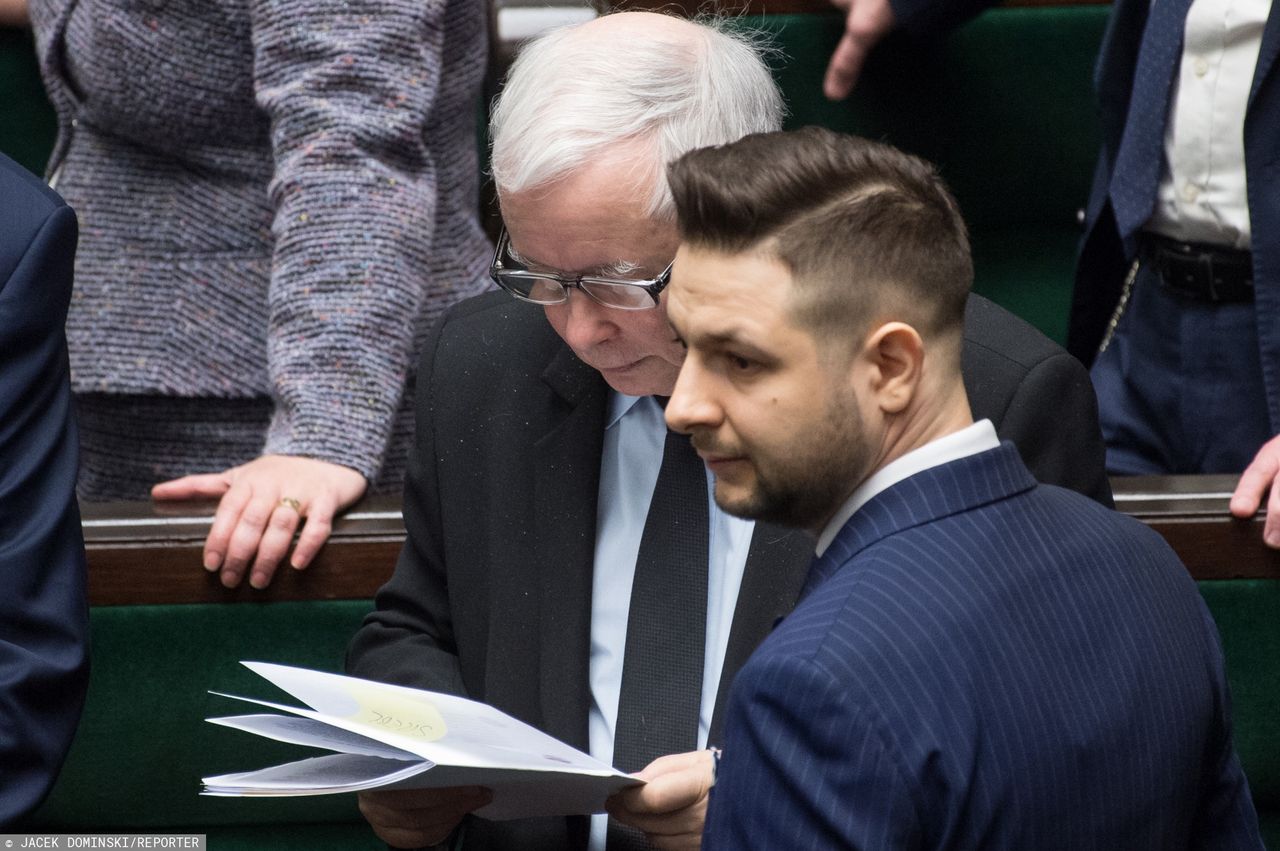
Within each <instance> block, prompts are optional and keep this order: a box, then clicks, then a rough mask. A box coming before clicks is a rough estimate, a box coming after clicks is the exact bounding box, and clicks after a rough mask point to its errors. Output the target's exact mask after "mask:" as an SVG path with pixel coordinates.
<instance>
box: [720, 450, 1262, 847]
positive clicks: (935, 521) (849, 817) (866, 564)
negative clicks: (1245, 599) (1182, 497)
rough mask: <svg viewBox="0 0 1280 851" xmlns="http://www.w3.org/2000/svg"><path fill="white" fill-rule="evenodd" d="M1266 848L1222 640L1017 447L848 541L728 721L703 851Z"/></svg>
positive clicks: (1169, 567)
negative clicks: (1034, 472) (1036, 474)
mask: <svg viewBox="0 0 1280 851" xmlns="http://www.w3.org/2000/svg"><path fill="white" fill-rule="evenodd" d="M1209 847H1212V848H1261V847H1262V844H1261V840H1260V839H1259V837H1258V826H1257V815H1256V813H1255V812H1254V808H1253V804H1252V801H1251V800H1250V797H1249V788H1248V784H1247V783H1246V781H1245V778H1244V774H1243V773H1242V771H1241V769H1240V763H1239V759H1238V757H1237V756H1236V753H1235V749H1234V747H1233V745H1232V740H1231V726H1230V709H1229V705H1228V695H1227V686H1226V682H1225V677H1224V673H1223V662H1222V653H1221V649H1220V647H1219V644H1218V637H1217V631H1216V629H1215V627H1214V625H1213V622H1212V620H1211V619H1210V617H1209V614H1208V611H1207V610H1206V608H1205V606H1204V604H1203V602H1202V601H1201V599H1200V595H1199V594H1198V593H1197V590H1196V587H1195V584H1194V582H1193V581H1192V580H1191V578H1190V577H1189V576H1188V574H1187V572H1186V570H1185V569H1184V568H1183V566H1182V565H1181V564H1180V563H1179V561H1178V559H1177V557H1176V556H1175V555H1174V554H1173V553H1172V551H1170V550H1169V548H1168V547H1167V546H1166V545H1165V544H1164V542H1163V541H1162V540H1161V539H1160V538H1159V536H1157V535H1156V534H1155V533H1154V532H1152V531H1151V530H1149V529H1147V528H1146V527H1144V526H1143V525H1142V524H1140V523H1138V522H1137V521H1134V520H1132V519H1131V518H1128V517H1124V516H1122V515H1120V514H1117V513H1115V512H1112V511H1109V510H1107V509H1105V508H1102V507H1100V506H1099V505H1097V504H1096V503H1094V502H1092V501H1091V500H1088V499H1085V498H1083V497H1080V496H1079V495H1078V494H1074V493H1071V492H1068V491H1065V490H1062V489H1060V488H1055V487H1050V486H1046V485H1038V484H1037V483H1036V482H1035V480H1034V479H1033V478H1032V477H1031V475H1030V473H1028V472H1027V469H1026V467H1025V466H1024V465H1023V463H1022V461H1021V460H1020V459H1019V457H1018V454H1017V452H1016V451H1015V450H1014V448H1013V446H1012V444H1009V443H1005V444H1003V445H1002V446H1001V447H1000V448H999V449H994V450H991V451H989V452H984V453H981V454H979V455H974V456H971V457H969V458H965V459H962V460H959V461H955V462H952V463H949V464H944V465H942V466H940V467H935V468H933V469H931V470H927V471H925V472H923V473H920V474H917V475H915V476H913V477H911V478H909V479H906V480H904V481H902V482H899V483H898V484H896V485H894V486H893V487H891V488H889V489H887V490H886V491H884V492H882V493H881V494H879V495H878V496H876V497H875V498H874V499H872V500H871V501H870V502H868V503H867V504H866V505H865V506H864V507H863V508H862V509H861V510H859V511H858V512H857V513H856V514H855V515H854V516H853V517H852V518H851V519H850V520H849V522H848V523H847V524H846V525H845V526H844V528H843V529H842V530H841V532H840V534H839V535H838V537H837V538H836V540H835V542H834V543H833V544H832V545H831V547H830V548H829V549H828V550H827V552H826V553H825V554H824V556H823V557H822V558H820V559H818V560H817V561H816V562H815V563H814V565H813V567H812V568H811V573H810V576H809V581H808V586H807V594H806V596H805V597H804V599H803V601H802V602H801V604H800V605H799V606H798V607H797V608H796V610H795V611H794V613H792V614H791V615H790V616H788V617H787V618H786V619H785V620H784V621H783V622H782V623H781V625H780V626H779V627H778V628H777V629H776V630H775V631H774V632H773V634H772V635H771V636H770V637H769V638H768V639H767V640H766V641H765V642H764V644H762V645H761V646H760V648H759V649H758V650H757V651H756V653H755V654H754V655H753V656H752V658H751V659H750V661H749V662H748V663H747V664H746V666H745V667H743V669H742V670H741V672H740V673H739V675H738V678H737V680H736V681H735V683H734V685H733V690H732V692H731V695H730V698H729V711H728V718H727V726H726V733H725V745H724V757H723V760H722V764H721V768H720V779H719V782H718V783H717V785H716V787H715V788H714V790H713V791H712V797H711V806H710V812H709V815H708V825H707V833H706V840H705V844H704V848H707V849H710V851H715V849H722V848H733V849H738V848H752V849H756V848H785V849H789V851H790V849H795V850H796V851H799V849H836V848H865V849H887V848H949V849H968V848H973V849H977V848H982V849H1001V848H1025V849H1072V851H1080V849H1095V848H1096V849H1125V851H1135V849H1178V848H1209Z"/></svg>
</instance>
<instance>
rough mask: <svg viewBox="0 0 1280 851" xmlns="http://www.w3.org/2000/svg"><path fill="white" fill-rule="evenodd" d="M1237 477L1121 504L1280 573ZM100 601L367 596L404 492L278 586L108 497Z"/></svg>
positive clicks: (1236, 563)
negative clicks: (1244, 510)
mask: <svg viewBox="0 0 1280 851" xmlns="http://www.w3.org/2000/svg"><path fill="white" fill-rule="evenodd" d="M1236 478H1237V477H1235V476H1150V477H1134V478H1114V479H1112V480H1111V484H1112V488H1113V490H1114V492H1115V498H1116V507H1117V508H1118V509H1119V510H1121V511H1123V512H1125V513H1127V514H1130V515H1132V516H1134V517H1136V518H1138V519H1139V520H1141V521H1142V522H1144V523H1146V524H1147V525H1148V526H1150V527H1152V528H1153V529H1155V530H1156V531H1157V532H1159V533H1160V534H1161V535H1162V536H1164V539H1165V540H1166V541H1168V542H1169V544H1170V546H1172V547H1173V549H1174V550H1175V551H1176V552H1177V553H1178V556H1179V557H1180V558H1181V559H1182V561H1183V563H1184V564H1186V566H1187V569H1188V570H1189V571H1190V572H1191V575H1192V576H1193V577H1195V578H1196V579H1280V551H1276V550H1272V549H1269V548H1268V547H1267V546H1265V545H1264V544H1263V543H1262V526H1263V514H1262V513H1259V514H1258V515H1257V516H1256V517H1254V518H1253V519H1251V520H1237V519H1235V518H1233V517H1232V516H1231V514H1230V513H1229V512H1228V510H1227V504H1228V502H1229V501H1230V498H1231V491H1232V490H1233V489H1234V487H1235V483H1236ZM81 511H82V514H83V516H84V535H85V547H86V549H87V551H88V555H89V600H90V602H91V603H92V604H93V605H95V606H119V605H131V604H162V603H227V602H232V601H237V600H243V601H249V602H275V601H286V600H359V599H367V598H369V597H372V596H373V594H374V592H375V591H377V590H378V588H379V587H380V586H381V585H382V583H383V582H385V581H386V580H387V578H388V577H389V576H390V575H391V570H392V568H393V567H394V565H395V562H396V558H397V556H398V555H399V553H400V547H401V545H402V544H403V543H404V522H403V519H402V518H401V515H400V503H399V499H398V498H396V497H387V496H383V497H374V498H370V499H367V500H364V501H363V502H361V503H359V504H357V505H356V506H355V507H354V508H353V509H352V510H351V511H349V512H347V514H346V515H344V516H342V517H340V518H338V519H337V520H336V521H335V522H334V529H333V536H332V537H331V538H330V539H329V542H328V543H327V544H326V545H325V547H324V549H323V550H322V551H321V553H320V555H319V556H318V557H317V558H316V560H315V562H314V563H313V564H312V565H311V566H310V567H309V568H307V569H306V570H303V571H297V570H292V569H290V568H287V567H283V568H281V569H280V570H278V571H277V573H276V577H275V579H274V581H272V583H271V585H270V586H269V587H268V588H266V589H265V590H262V591H255V590H254V589H252V588H250V587H249V586H248V584H247V583H243V582H242V583H241V585H240V587H239V588H234V589H228V588H223V587H222V585H221V584H220V583H219V582H218V579H217V576H216V575H215V574H211V573H207V572H205V570H204V569H203V568H202V567H201V566H200V561H201V552H202V550H203V547H204V539H205V536H206V535H207V534H208V532H209V523H210V519H211V517H212V516H213V506H212V505H209V504H206V505H196V506H193V505H183V506H179V507H166V506H158V505H155V504H153V503H146V502H140V503H105V504H85V505H83V506H81Z"/></svg>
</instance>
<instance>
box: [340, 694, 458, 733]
mask: <svg viewBox="0 0 1280 851" xmlns="http://www.w3.org/2000/svg"><path fill="white" fill-rule="evenodd" d="M345 686H346V687H345V688H344V690H345V691H346V692H347V693H348V694H349V695H350V696H351V698H352V699H353V700H355V702H356V706H357V708H356V711H355V712H353V713H352V714H351V715H349V716H347V717H348V718H349V719H350V720H352V721H354V722H355V723H357V724H363V725H365V726H367V727H373V728H375V729H378V730H387V731H389V732H393V733H399V734H400V735H402V736H413V737H414V738H418V739H425V740H426V741H428V742H434V741H435V740H436V739H439V738H441V737H442V736H444V734H445V732H446V730H445V724H444V717H443V716H442V715H441V714H440V710H438V709H436V707H435V704H433V703H432V702H431V701H430V700H429V699H427V698H426V697H416V696H414V695H408V694H397V693H392V692H391V691H390V690H388V689H385V688H379V687H378V686H377V684H375V683H362V682H355V681H353V682H350V683H348V684H345Z"/></svg>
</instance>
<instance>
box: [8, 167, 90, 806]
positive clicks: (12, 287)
mask: <svg viewBox="0 0 1280 851" xmlns="http://www.w3.org/2000/svg"><path fill="white" fill-rule="evenodd" d="M75 252H76V217H75V214H73V213H72V212H71V209H70V208H69V207H68V206H67V205H66V204H64V203H63V202H62V199H61V198H59V197H58V196H57V195H56V194H55V193H54V192H52V191H51V190H50V189H49V188H48V187H47V186H45V185H44V184H43V183H42V182H41V181H40V180H38V179H37V178H36V177H35V176H34V175H32V174H29V173H28V172H26V171H25V170H23V169H22V167H20V166H19V165H17V164H16V163H14V162H13V161H12V160H10V159H8V158H7V157H4V156H3V155H0V827H8V826H11V825H14V824H16V823H17V822H18V821H19V819H21V817H22V816H24V815H25V814H27V813H29V812H30V811H31V810H32V809H34V808H35V806H36V805H37V804H38V803H40V800H41V799H42V798H43V797H44V796H45V794H46V793H47V792H48V791H49V787H50V786H52V785H53V781H54V778H55V777H56V776H57V774H58V769H59V768H60V767H61V765H62V760H63V757H64V756H65V755H66V752H67V748H68V746H70V744H71V736H72V734H73V733H74V731H75V727H76V723H77V721H78V720H79V718H80V709H81V706H82V704H83V702H84V692H85V686H86V684H87V679H88V673H89V660H88V655H87V650H88V636H89V611H88V606H87V604H86V601H85V567H84V541H83V539H82V537H81V532H80V511H79V508H78V506H77V504H76V497H75V484H76V473H77V469H78V461H79V454H78V453H79V447H78V444H77V442H76V432H75V427H74V424H73V421H72V412H71V387H70V379H69V375H68V369H67V343H66V339H65V337H64V334H63V323H64V322H65V321H66V317H67V304H68V303H69V301H70V299H71V269H72V261H73V259H74V258H75Z"/></svg>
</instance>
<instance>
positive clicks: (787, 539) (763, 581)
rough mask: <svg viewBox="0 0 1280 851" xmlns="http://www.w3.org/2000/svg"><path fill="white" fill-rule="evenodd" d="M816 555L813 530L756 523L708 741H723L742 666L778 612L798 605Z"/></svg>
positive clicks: (784, 611) (778, 616)
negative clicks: (808, 532) (726, 714)
mask: <svg viewBox="0 0 1280 851" xmlns="http://www.w3.org/2000/svg"><path fill="white" fill-rule="evenodd" d="M812 560H813V539H812V538H810V537H809V536H808V535H805V534H804V533H803V532H799V531H797V530H795V529H784V528H782V527H781V526H774V525H772V524H770V523H757V524H756V528H755V532H754V533H752V536H751V547H750V549H748V551H747V563H746V566H745V567H744V568H743V572H742V586H741V588H740V589H739V591H738V602H737V604H736V606H735V607H734V611H733V625H732V627H730V630H729V643H728V646H727V647H726V648H725V654H724V667H723V668H722V669H721V671H720V685H719V686H718V688H717V691H716V705H715V709H714V711H713V712H712V714H711V730H710V734H709V735H708V743H709V744H712V745H715V744H719V743H720V741H721V733H722V731H723V725H724V708H725V702H726V700H727V699H728V697H729V686H730V685H731V684H732V683H733V678H734V677H735V676H736V675H737V673H738V669H740V668H741V667H742V665H743V663H744V662H746V661H747V657H749V656H750V655H751V653H752V651H754V650H755V649H756V646H757V645H759V644H760V642H761V641H763V640H764V638H765V636H767V635H768V634H769V632H770V630H772V629H773V625H774V623H776V622H777V620H778V618H780V617H783V616H784V615H786V614H787V613H788V612H790V611H791V609H792V608H794V607H795V604H796V597H797V596H798V595H799V593H800V587H801V585H803V584H804V577H805V574H806V573H808V570H809V563H810V562H811V561H812Z"/></svg>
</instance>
